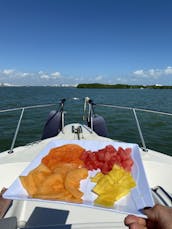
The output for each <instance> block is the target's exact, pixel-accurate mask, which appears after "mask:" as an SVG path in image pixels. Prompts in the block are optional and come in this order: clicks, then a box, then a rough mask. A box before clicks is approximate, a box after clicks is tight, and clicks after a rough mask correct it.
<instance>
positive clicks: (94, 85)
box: [77, 83, 172, 89]
mask: <svg viewBox="0 0 172 229" xmlns="http://www.w3.org/2000/svg"><path fill="white" fill-rule="evenodd" d="M77 88H107V89H109V88H110V89H137V88H140V89H145V88H149V89H172V86H162V85H146V86H145V85H129V84H99V83H91V84H78V85H77Z"/></svg>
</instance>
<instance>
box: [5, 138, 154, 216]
mask: <svg viewBox="0 0 172 229" xmlns="http://www.w3.org/2000/svg"><path fill="white" fill-rule="evenodd" d="M4 197H5V198H9V199H20V200H37V201H50V202H55V201H58V202H60V203H68V204H74V205H81V206H86V207H92V208H103V209H105V210H110V211H118V212H122V213H131V214H136V215H140V214H142V213H141V212H140V209H142V208H144V207H148V206H153V204H154V203H153V199H152V196H151V192H150V188H149V185H148V182H147V178H146V174H145V171H144V167H143V163H142V160H141V157H140V153H139V147H138V145H136V144H130V143H122V142H110V141H101V142H100V141H89V140H58V141H57V140H56V141H52V142H50V143H49V144H48V145H47V146H46V147H45V149H44V150H43V151H41V152H40V153H39V154H38V155H37V157H36V158H35V159H34V160H33V161H32V162H31V163H30V164H29V165H28V166H27V168H26V169H25V170H24V171H23V172H22V174H21V175H20V176H19V177H18V178H17V179H16V180H15V181H14V183H13V184H12V185H11V186H10V187H9V189H8V190H7V191H6V193H5V195H4Z"/></svg>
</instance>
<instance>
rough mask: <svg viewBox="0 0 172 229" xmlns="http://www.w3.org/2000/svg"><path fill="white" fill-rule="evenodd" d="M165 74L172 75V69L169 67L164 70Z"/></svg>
mask: <svg viewBox="0 0 172 229" xmlns="http://www.w3.org/2000/svg"><path fill="white" fill-rule="evenodd" d="M164 73H165V74H166V75H170V74H172V67H170V66H168V67H167V68H166V69H165V70H164Z"/></svg>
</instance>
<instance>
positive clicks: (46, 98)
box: [0, 87, 172, 155]
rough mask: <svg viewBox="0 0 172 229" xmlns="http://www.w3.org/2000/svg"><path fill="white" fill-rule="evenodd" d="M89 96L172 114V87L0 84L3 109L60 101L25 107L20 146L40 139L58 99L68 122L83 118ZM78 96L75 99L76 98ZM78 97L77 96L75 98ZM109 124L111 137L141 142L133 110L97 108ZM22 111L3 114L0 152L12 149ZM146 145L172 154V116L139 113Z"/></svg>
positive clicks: (112, 102) (118, 104) (0, 124)
mask: <svg viewBox="0 0 172 229" xmlns="http://www.w3.org/2000/svg"><path fill="white" fill-rule="evenodd" d="M86 96H88V97H90V98H91V99H93V101H94V102H95V103H99V104H112V105H117V106H126V107H134V108H143V109H151V110H156V111H163V112H171V113H172V90H168V89H167V90H165V89H163V90H161V89H156V90H154V89H144V90H141V89H77V88H57V87H0V110H3V109H8V108H15V107H21V106H22V107H23V106H32V105H38V104H49V103H55V104H57V105H56V106H54V107H49V108H36V109H34V110H25V112H24V116H23V120H22V123H21V127H20V130H19V134H18V137H17V141H16V146H17V145H24V144H26V143H29V142H32V141H36V140H39V139H40V138H41V134H42V130H43V126H44V123H45V120H46V118H47V116H48V113H49V112H50V111H51V110H54V109H57V108H58V103H59V100H60V99H62V98H66V99H67V101H66V103H65V111H66V114H65V124H67V123H71V122H80V123H83V121H82V115H83V102H84V98H85V97H86ZM74 98H75V99H74ZM76 98H78V99H76ZM95 112H96V113H98V114H100V115H102V116H103V117H104V118H105V120H106V122H107V126H108V133H109V137H111V138H113V139H119V140H122V141H126V142H131V143H138V144H139V145H140V144H141V141H140V138H139V135H138V130H137V127H136V123H135V120H134V115H133V112H132V111H131V110H122V109H116V108H115V109H111V108H106V109H105V108H102V107H98V106H97V107H96V109H95ZM19 115H20V112H19V111H14V112H7V113H0V152H2V151H4V150H5V149H9V148H10V145H11V141H12V138H13V135H14V132H15V128H16V125H17V122H18V119H19ZM137 115H138V118H139V121H140V125H141V129H142V131H143V136H144V139H145V143H146V146H147V147H148V148H151V149H155V150H158V151H161V152H163V153H166V154H169V155H172V116H163V115H160V114H153V113H145V112H140V111H138V112H137Z"/></svg>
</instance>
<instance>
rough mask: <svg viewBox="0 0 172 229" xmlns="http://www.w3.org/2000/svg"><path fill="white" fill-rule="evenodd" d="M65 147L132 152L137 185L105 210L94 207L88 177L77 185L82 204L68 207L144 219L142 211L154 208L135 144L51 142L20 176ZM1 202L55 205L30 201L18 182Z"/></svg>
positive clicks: (15, 182)
mask: <svg viewBox="0 0 172 229" xmlns="http://www.w3.org/2000/svg"><path fill="white" fill-rule="evenodd" d="M64 144H78V145H80V146H82V147H83V148H85V149H86V150H91V151H96V150H98V149H102V148H104V147H105V146H106V145H109V144H111V145H113V146H114V147H115V148H116V149H118V147H122V148H124V149H125V148H128V147H130V148H131V149H132V153H131V156H132V159H133V160H134V165H133V168H132V176H133V178H134V180H135V181H136V184H137V185H136V187H135V188H134V189H132V190H131V192H130V194H128V195H127V196H125V197H123V198H121V199H120V200H119V201H117V202H115V204H114V207H113V208H106V207H100V206H95V205H94V203H93V201H94V199H95V198H96V194H94V193H93V192H92V191H91V189H92V188H93V187H94V185H95V183H93V182H91V181H90V179H89V177H88V178H87V179H85V180H83V181H81V184H80V190H81V191H83V192H84V195H83V203H82V204H76V203H69V204H72V205H82V206H86V207H91V208H102V209H104V210H108V211H116V212H120V213H127V214H134V215H139V216H143V214H142V212H141V211H140V210H141V209H143V208H144V207H152V206H153V205H154V201H153V198H152V194H151V191H150V188H149V185H148V182H147V178H146V174H145V171H144V167H143V163H142V160H141V157H140V152H139V147H138V145H137V144H131V143H122V142H106V141H90V140H53V141H52V142H50V143H49V144H48V145H47V146H46V147H45V149H44V150H43V151H41V152H40V153H39V154H38V156H37V157H36V158H35V159H34V160H33V161H32V162H31V163H30V164H29V165H28V166H27V168H26V169H25V170H24V171H23V172H22V173H21V175H22V176H26V175H27V174H28V173H29V172H30V171H31V170H32V169H34V168H36V167H37V166H38V165H39V164H40V162H41V159H42V158H43V157H44V156H45V155H47V154H48V153H49V151H50V149H52V148H54V147H58V146H62V145H64ZM95 173H96V171H89V176H92V175H93V174H95ZM3 196H4V198H6V199H18V200H30V201H31V200H38V201H42V202H52V201H53V202H55V201H54V200H42V199H35V198H34V199H32V198H30V197H29V196H28V194H27V192H26V190H25V189H24V188H23V186H22V184H21V182H20V180H19V178H17V179H16V180H15V181H14V182H13V184H12V185H11V186H10V187H9V188H8V190H7V191H6V192H5V193H4V195H3ZM57 202H58V203H62V204H63V203H66V202H64V201H57Z"/></svg>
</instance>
